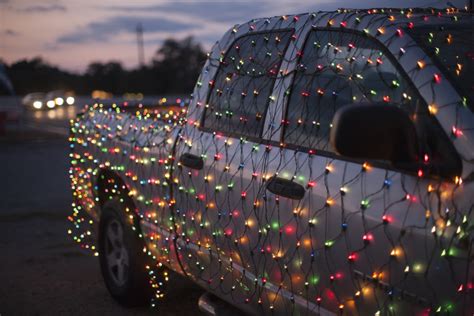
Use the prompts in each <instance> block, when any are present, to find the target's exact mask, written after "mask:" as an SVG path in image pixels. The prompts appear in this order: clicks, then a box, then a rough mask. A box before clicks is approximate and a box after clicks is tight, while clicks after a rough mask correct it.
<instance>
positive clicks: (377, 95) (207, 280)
mask: <svg viewBox="0 0 474 316" xmlns="http://www.w3.org/2000/svg"><path fill="white" fill-rule="evenodd" d="M473 34H474V29H473V15H472V14H470V13H467V12H464V11H460V10H458V9H453V8H448V9H445V10H435V9H370V10H349V9H340V10H337V11H334V12H316V13H307V14H297V15H285V16H277V17H272V18H262V19H255V20H251V21H249V22H247V23H243V24H240V25H235V26H234V27H232V28H231V29H230V30H228V31H227V32H226V33H225V35H224V36H223V37H222V39H221V40H220V41H218V42H216V44H215V45H214V46H213V48H212V51H211V52H210V53H209V55H208V60H207V61H206V63H205V65H204V66H203V68H202V73H201V74H200V76H199V78H198V80H197V83H196V86H195V89H194V91H193V94H192V99H191V101H190V104H189V106H188V107H187V111H186V115H185V116H183V115H181V116H180V115H177V116H176V114H174V119H173V118H172V116H173V115H171V116H170V115H169V113H163V111H158V110H156V109H155V110H154V109H153V108H132V109H130V108H126V107H121V106H112V107H106V106H103V105H100V104H96V105H94V106H91V107H90V108H88V110H86V111H84V113H83V114H81V115H79V116H78V117H77V118H76V119H75V120H73V121H72V122H71V136H70V141H71V169H70V177H71V183H72V191H73V197H74V202H73V214H72V215H71V217H70V220H71V221H72V222H73V223H74V227H73V228H72V229H71V231H70V233H71V234H72V235H74V239H75V240H76V241H77V242H78V243H80V244H81V245H82V247H84V248H87V249H91V250H92V251H93V253H95V255H97V256H99V260H100V265H101V269H102V274H103V276H104V280H105V284H106V286H107V288H108V289H109V291H110V293H111V295H112V296H113V297H114V298H115V299H116V300H117V301H119V302H120V303H122V304H124V305H127V306H133V305H137V304H141V303H143V302H145V301H146V300H147V299H149V298H150V296H152V298H154V303H153V304H159V300H158V299H161V298H165V297H166V288H167V287H169V286H170V282H167V280H168V279H169V278H173V277H176V276H173V275H174V274H176V275H178V274H180V275H182V276H185V277H187V278H189V279H191V280H192V281H193V282H195V283H197V284H199V285H200V286H202V287H203V288H204V289H205V290H206V291H207V292H208V293H210V294H212V295H213V297H215V298H217V300H219V301H222V302H225V304H228V305H229V306H233V307H234V308H236V309H238V310H239V311H240V312H242V313H247V314H272V315H273V314H274V315H303V314H304V315H313V314H314V315H341V314H343V315H374V314H375V315H429V314H449V315H472V313H473V312H474V303H473V302H474V299H473V298H474V293H473V292H474V247H473V245H474V181H473V180H474V115H473V110H474V103H473V99H474V94H473V91H474V90H473V89H474V83H473V71H474V68H473V59H474V46H473V45H474V40H473ZM183 67H186V65H183ZM180 113H181V112H178V114H180ZM165 116H167V117H165ZM92 236H96V237H95V238H96V239H97V241H98V243H97V244H96V243H95V242H94V240H95V239H94V238H93V237H92ZM167 271H174V272H176V273H173V274H169V273H168V272H167ZM150 289H153V291H151V290H150ZM210 294H209V295H210ZM210 310H212V308H211V309H210ZM207 311H208V312H209V310H207ZM214 311H215V310H214Z"/></svg>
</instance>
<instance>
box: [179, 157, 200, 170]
mask: <svg viewBox="0 0 474 316" xmlns="http://www.w3.org/2000/svg"><path fill="white" fill-rule="evenodd" d="M179 162H180V163H181V164H182V165H183V166H185V167H188V168H191V169H196V170H201V169H202V168H203V167H204V161H203V160H202V158H201V157H199V156H196V155H193V154H190V153H184V154H182V155H181V157H179Z"/></svg>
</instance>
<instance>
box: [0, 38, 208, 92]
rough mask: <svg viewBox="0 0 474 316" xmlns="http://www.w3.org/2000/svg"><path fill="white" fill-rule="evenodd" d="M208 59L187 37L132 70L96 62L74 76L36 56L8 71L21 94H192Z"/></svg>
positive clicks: (168, 42)
mask: <svg viewBox="0 0 474 316" xmlns="http://www.w3.org/2000/svg"><path fill="white" fill-rule="evenodd" d="M205 60H206V54H205V53H204V51H203V49H202V47H201V45H200V44H199V43H196V42H195V41H194V39H193V38H192V37H186V38H185V39H183V40H176V39H172V38H170V39H167V40H165V41H164V42H163V45H162V46H161V47H160V48H159V49H158V50H157V51H156V53H155V55H154V56H153V59H152V61H151V63H150V64H149V65H144V66H142V67H139V68H136V69H132V70H127V69H125V68H124V67H123V66H122V64H121V63H120V62H119V61H109V62H105V63H101V62H93V63H91V64H89V66H88V67H87V70H86V71H85V73H84V74H74V73H71V72H68V71H64V70H61V69H60V68H58V67H56V66H52V65H50V64H48V63H47V62H45V61H44V60H43V59H42V58H40V57H36V58H33V59H30V60H26V59H23V60H19V61H17V62H15V63H13V64H11V65H9V66H8V65H6V72H7V74H8V76H9V77H10V79H11V82H12V83H13V86H14V87H15V90H16V92H17V94H19V95H24V94H27V93H30V92H47V91H51V90H58V89H62V90H73V91H75V92H76V93H77V94H84V95H88V94H90V93H91V92H92V91H93V90H105V91H108V92H111V93H113V94H115V95H120V94H123V93H125V92H142V93H144V94H149V95H150V94H151V95H153V94H155V95H156V94H189V93H191V92H192V89H193V87H194V84H195V82H196V79H197V77H198V76H199V73H200V71H201V68H202V65H203V64H204V62H205ZM0 93H4V92H3V91H0Z"/></svg>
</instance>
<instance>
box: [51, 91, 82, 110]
mask: <svg viewBox="0 0 474 316" xmlns="http://www.w3.org/2000/svg"><path fill="white" fill-rule="evenodd" d="M45 102H46V106H47V107H48V108H50V109H53V108H55V107H56V106H63V105H73V104H74V103H75V102H76V100H75V99H74V96H73V93H72V92H65V91H64V90H54V91H51V92H48V93H47V94H46V97H45Z"/></svg>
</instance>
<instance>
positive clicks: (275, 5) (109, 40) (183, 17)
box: [0, 0, 466, 72]
mask: <svg viewBox="0 0 474 316" xmlns="http://www.w3.org/2000/svg"><path fill="white" fill-rule="evenodd" d="M447 3H452V4H454V5H456V6H464V4H465V3H466V1H465V0H451V1H437V0H411V1H410V0H401V1H396V0H379V1H377V0H358V1H349V0H345V1H343V0H335V1H331V0H299V1H283V0H274V1H271V0H266V1H257V0H253V1H242V0H236V1H190V0H189V1H166V0H154V1H152V0H137V1H128V2H126V1H113V0H99V1H97V0H80V1H79V0H69V1H67V0H48V1H31V0H0V59H3V60H4V61H6V62H7V63H11V62H13V61H16V60H18V59H23V58H32V57H35V56H41V57H43V58H44V59H45V60H47V61H48V62H49V63H51V64H54V65H58V66H60V67H62V68H65V69H68V70H72V71H76V72H82V71H84V70H85V69H86V67H87V65H88V64H89V63H90V62H92V61H108V60H117V61H120V62H122V63H123V64H124V65H125V66H126V67H128V68H133V67H136V66H137V63H138V61H137V47H136V33H135V29H136V26H137V23H139V22H140V23H142V25H143V28H144V39H145V57H146V60H147V61H149V60H150V59H151V57H152V56H153V54H154V52H155V51H156V50H157V48H158V47H159V45H160V44H161V43H162V41H163V40H164V39H166V38H169V37H173V38H176V39H181V38H184V37H186V36H188V35H193V36H194V37H195V38H196V40H197V41H198V42H200V43H202V44H203V47H204V48H205V49H206V50H208V49H209V48H210V47H211V45H212V44H213V43H214V42H215V41H216V40H218V39H219V38H220V37H221V35H222V34H223V33H224V32H225V31H226V30H227V29H228V28H230V27H231V26H232V25H234V24H236V23H242V22H246V21H247V20H249V19H251V18H257V17H267V16H274V15H282V14H293V13H301V12H310V11H311V12H312V11H318V10H334V9H337V8H340V7H348V8H364V7H387V6H397V7H413V6H423V7H427V6H438V7H439V6H441V7H444V6H445V5H446V4H447Z"/></svg>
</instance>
